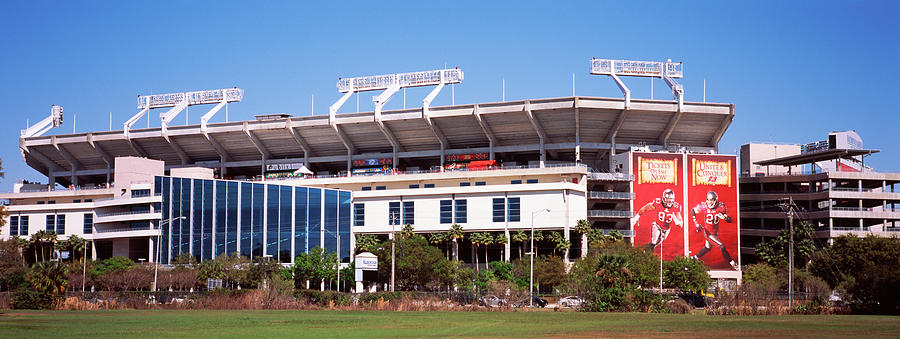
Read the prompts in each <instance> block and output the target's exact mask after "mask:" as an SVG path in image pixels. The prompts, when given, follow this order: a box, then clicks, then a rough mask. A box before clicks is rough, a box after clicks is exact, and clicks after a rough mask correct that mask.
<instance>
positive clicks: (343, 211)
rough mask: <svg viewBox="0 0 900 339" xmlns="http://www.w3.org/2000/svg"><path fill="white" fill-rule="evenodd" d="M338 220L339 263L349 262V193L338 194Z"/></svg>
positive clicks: (341, 192)
mask: <svg viewBox="0 0 900 339" xmlns="http://www.w3.org/2000/svg"><path fill="white" fill-rule="evenodd" d="M338 199H339V202H338V203H339V205H340V218H339V221H338V234H340V235H341V246H340V247H341V251H340V253H339V256H340V258H341V262H350V192H344V191H340V192H338Z"/></svg>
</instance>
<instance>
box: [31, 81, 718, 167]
mask: <svg viewBox="0 0 900 339" xmlns="http://www.w3.org/2000/svg"><path fill="white" fill-rule="evenodd" d="M624 107H625V105H624V99H622V98H596V97H565V98H549V99H534V100H525V101H507V102H499V103H481V104H468V105H455V106H443V107H431V108H430V109H429V113H428V115H427V116H423V112H422V109H421V108H413V109H404V110H391V111H384V112H383V113H382V115H381V121H382V122H383V124H384V126H385V127H386V129H387V131H384V130H382V129H381V128H380V126H379V124H377V123H376V122H375V114H374V112H361V113H343V114H337V115H336V116H335V119H334V121H330V119H329V116H328V115H315V116H303V117H291V118H276V119H267V120H252V121H235V122H223V123H210V124H209V125H208V129H207V131H206V132H203V131H202V129H201V126H200V125H187V126H169V127H168V129H167V130H166V131H165V133H164V131H163V130H162V129H161V128H159V127H156V128H148V129H132V130H131V132H130V133H129V135H128V136H126V135H125V133H123V131H121V130H119V131H97V132H89V133H79V134H63V135H49V136H37V137H30V138H23V139H20V148H21V149H22V154H23V157H24V159H25V161H26V163H27V164H28V165H29V166H31V167H32V168H34V169H36V170H38V171H41V172H42V173H45V174H48V176H49V174H51V173H50V172H51V171H52V176H53V177H55V178H56V180H58V181H59V182H62V183H64V184H69V183H71V182H70V181H71V180H77V179H76V178H77V177H81V178H82V179H85V181H92V180H93V181H95V182H103V181H104V179H101V178H105V177H106V176H107V173H108V168H109V167H112V166H113V164H114V163H113V162H114V159H115V157H119V156H139V157H147V158H152V159H158V160H163V161H165V163H166V167H167V168H172V167H184V166H205V167H212V168H250V169H255V170H257V171H258V170H259V169H260V168H261V166H264V165H265V164H275V163H291V162H308V163H310V164H312V165H313V166H315V165H316V164H317V163H319V164H323V165H324V164H326V163H328V164H332V165H334V164H341V163H348V161H347V157H348V154H350V155H351V157H352V158H353V159H369V158H389V157H392V156H396V157H398V158H399V159H404V158H417V157H433V158H435V159H437V158H440V156H441V155H442V154H466V153H475V152H498V153H502V152H540V151H541V150H548V151H554V150H556V151H558V152H569V151H571V152H572V154H574V150H575V148H576V146H580V150H581V152H582V154H584V153H585V152H591V151H594V152H597V153H600V152H601V151H602V150H607V151H608V150H610V149H611V147H612V145H616V150H627V149H628V148H629V147H632V146H654V145H658V146H662V147H671V146H678V147H684V148H687V149H689V150H697V151H711V150H716V149H717V145H718V142H719V140H720V139H721V138H722V135H723V134H724V133H725V130H726V129H727V128H728V126H729V125H730V124H731V121H732V119H733V118H734V105H733V104H723V103H697V102H685V103H684V106H683V109H682V110H681V111H679V110H678V105H677V102H675V101H668V100H640V99H632V100H631V107H630V109H628V110H625V109H624ZM429 121H430V124H429ZM391 135H392V136H391ZM391 138H394V139H395V140H396V143H397V145H396V146H397V147H396V150H395V149H394V144H392V141H391ZM442 146H443V147H442ZM395 151H396V154H395ZM78 181H81V180H78Z"/></svg>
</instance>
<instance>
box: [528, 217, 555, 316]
mask: <svg viewBox="0 0 900 339" xmlns="http://www.w3.org/2000/svg"><path fill="white" fill-rule="evenodd" d="M541 212H550V209H549V208H544V209H539V210H537V211H532V212H531V253H529V254H530V255H531V275H530V277H529V278H528V294H529V298H528V305H529V306H530V307H534V254H535V252H534V216H535V215H537V214H538V213H541Z"/></svg>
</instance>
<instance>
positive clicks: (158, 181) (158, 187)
mask: <svg viewBox="0 0 900 339" xmlns="http://www.w3.org/2000/svg"><path fill="white" fill-rule="evenodd" d="M153 192H154V193H156V195H160V193H162V177H160V176H156V177H153Z"/></svg>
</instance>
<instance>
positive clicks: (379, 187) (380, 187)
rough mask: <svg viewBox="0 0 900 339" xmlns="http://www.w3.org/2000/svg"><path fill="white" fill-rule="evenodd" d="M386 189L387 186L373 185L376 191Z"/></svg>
mask: <svg viewBox="0 0 900 339" xmlns="http://www.w3.org/2000/svg"><path fill="white" fill-rule="evenodd" d="M386 189H387V187H385V186H375V190H376V191H384V190H386Z"/></svg>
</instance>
